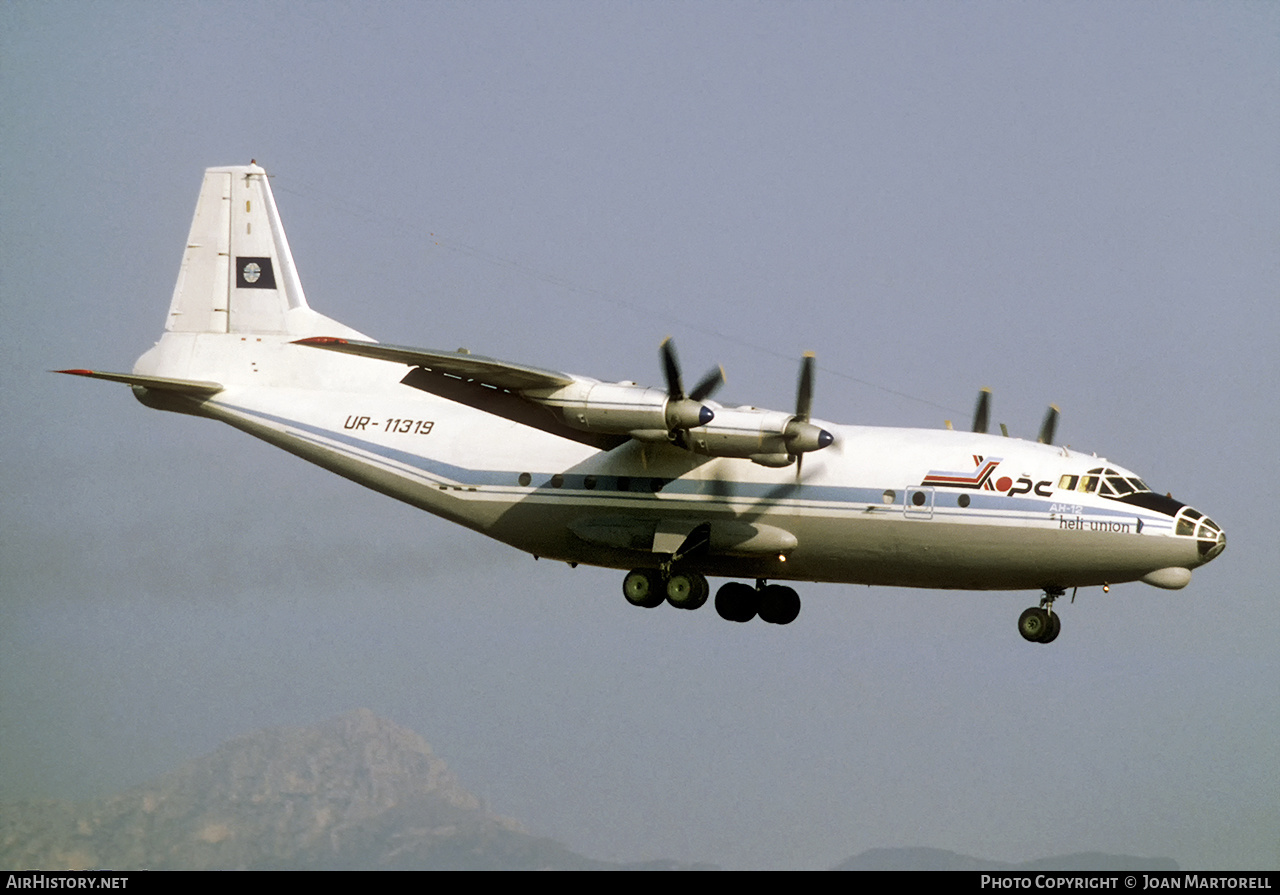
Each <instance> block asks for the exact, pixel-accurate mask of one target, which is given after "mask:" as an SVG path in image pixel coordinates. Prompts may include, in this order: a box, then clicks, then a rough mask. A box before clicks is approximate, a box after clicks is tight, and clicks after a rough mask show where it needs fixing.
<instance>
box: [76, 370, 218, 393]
mask: <svg viewBox="0 0 1280 895" xmlns="http://www.w3.org/2000/svg"><path fill="white" fill-rule="evenodd" d="M53 372H54V373H69V374H70V375H72V376H88V377H89V378H90V379H105V380H107V381H108V382H123V383H124V384H125V385H135V386H139V387H141V388H150V389H155V390H156V391H164V392H176V393H177V394H180V395H193V396H196V397H205V398H208V397H210V396H212V395H216V394H217V393H218V392H220V391H222V386H221V385H219V384H218V383H216V382H202V381H200V380H198V379H169V378H167V377H165V376H138V375H136V374H134V373H104V372H102V371H100V370H54V371H53Z"/></svg>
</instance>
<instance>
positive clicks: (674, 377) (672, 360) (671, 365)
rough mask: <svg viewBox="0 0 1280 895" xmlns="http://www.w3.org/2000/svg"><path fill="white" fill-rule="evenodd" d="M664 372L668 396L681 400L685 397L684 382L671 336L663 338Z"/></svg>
mask: <svg viewBox="0 0 1280 895" xmlns="http://www.w3.org/2000/svg"><path fill="white" fill-rule="evenodd" d="M662 373H663V375H664V376H665V377H666V379H667V397H668V398H671V399H672V400H674V401H679V400H680V399H681V398H683V397H684V383H683V382H681V381H680V362H679V361H678V360H676V346H675V343H674V342H672V341H671V337H670V336H667V337H666V338H665V339H663V340H662Z"/></svg>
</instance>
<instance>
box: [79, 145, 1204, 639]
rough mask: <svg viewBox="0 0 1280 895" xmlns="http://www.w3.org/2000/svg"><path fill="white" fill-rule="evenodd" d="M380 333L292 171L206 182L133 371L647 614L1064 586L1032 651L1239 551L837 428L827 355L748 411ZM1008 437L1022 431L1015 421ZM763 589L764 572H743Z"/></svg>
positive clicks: (1035, 631) (1060, 452) (162, 399)
mask: <svg viewBox="0 0 1280 895" xmlns="http://www.w3.org/2000/svg"><path fill="white" fill-rule="evenodd" d="M659 357H660V360H661V365H662V370H663V376H664V379H665V387H661V388H657V387H645V386H642V385H638V384H636V383H635V382H601V381H598V380H596V379H591V378H588V377H584V376H577V375H571V374H568V373H562V372H558V371H555V370H547V369H542V368H538V367H531V366H525V365H522V364H517V363H509V362H506V361H501V360H496V359H494V358H490V357H484V356H481V355H476V354H471V353H469V352H468V351H467V350H465V349H459V350H457V351H438V350H426V349H419V348H410V347H402V346H396V345H388V344H384V343H381V342H376V341H374V340H372V339H370V338H369V337H368V336H365V335H363V334H361V333H359V332H356V331H355V330H353V329H351V328H349V327H347V326H344V325H342V324H341V323H338V322H336V321H334V320H331V319H329V318H328V317H325V316H323V315H321V314H319V313H317V312H316V311H313V310H312V309H311V308H310V306H309V305H308V304H307V301H306V297H305V295H304V294H303V290H302V283H301V280H300V279H299V277H298V272H297V269H296V268H295V266H294V260H293V255H292V253H291V252H290V250H289V243H288V240H287V239H286V238H285V231H284V227H283V225H282V224H281V221H280V215H279V211H278V209H277V207H276V203H275V199H274V197H273V195H272V192H271V187H270V184H269V183H268V180H267V174H266V171H265V170H264V169H263V168H262V167H260V166H259V165H257V163H256V162H251V163H250V164H249V165H241V166H230V167H218V168H209V169H207V170H206V171H205V175H204V182H203V184H202V186H201V189H200V195H199V199H198V201H197V205H196V211H195V216H194V218H193V220H192V224H191V231H190V235H189V236H188V238H187V243H186V249H185V252H184V254H183V259H182V265H181V269H180V271H179V274H178V281H177V284H176V286H175V288H174V291H173V297H172V300H171V303H170V307H169V314H168V318H167V321H166V323H165V329H164V332H163V334H162V335H161V337H160V340H159V341H158V342H157V343H156V344H155V345H154V346H153V347H152V348H151V349H149V350H148V351H147V352H146V353H144V354H143V355H142V356H141V357H140V358H138V360H137V362H136V363H135V365H134V367H133V370H132V372H129V373H111V372H103V371H99V370H87V369H71V370H58V371H55V372H60V373H69V374H74V375H79V376H87V377H92V378H95V379H103V380H108V381H112V382H120V383H124V384H126V385H129V386H130V387H131V388H132V390H133V393H134V395H135V397H136V398H137V399H138V400H139V401H141V402H142V403H143V404H144V405H146V406H148V407H152V408H156V409H159V410H168V411H173V412H176V413H185V414H191V415H193V416H201V417H207V418H209V419H213V420H219V421H221V422H224V423H227V424H228V425H231V426H234V427H235V428H237V429H240V430H241V431H244V432H247V433H248V434H250V435H253V436H255V437H257V438H260V439H262V440H263V441H266V442H268V443H270V444H272V445H275V446H276V447H279V448H282V449H284V450H286V451H288V452H290V453H292V454H295V455H297V456H299V457H301V458H303V459H305V460H309V461H311V462H312V463H315V464H316V465H318V466H321V467H323V468H325V469H327V470H329V471H331V472H335V473H337V474H338V475H340V476H344V477H345V478H348V479H351V480H352V481H355V482H357V483H359V484H361V485H364V486H365V487H368V488H372V489H373V490H375V491H379V492H381V493H383V494H386V495H388V496H390V497H394V498H396V499H398V500H401V501H404V502H406V503H408V504H411V505H413V506H415V507H418V508H420V509H423V510H426V511H427V512H429V513H433V514H435V515H437V516H441V517H443V518H445V519H447V520H449V521H452V522H456V523H458V524H460V525H464V526H466V527H468V528H470V529H473V530H475V531H477V532H480V533H482V534H485V535H488V536H489V537H491V538H495V539H497V540H499V541H501V542H503V543H505V544H508V545H510V546H512V547H515V548H516V549H518V550H522V551H524V552H526V553H529V554H532V555H533V556H534V558H535V559H536V558H538V557H542V558H549V559H554V560H559V561H563V562H566V563H568V564H569V565H570V566H577V565H578V564H580V563H585V564H588V565H593V566H601V567H606V568H614V569H619V570H624V571H626V575H625V577H624V578H623V582H622V591H623V594H624V596H625V598H626V599H627V600H628V601H629V602H630V603H632V604H633V605H635V606H638V607H645V608H654V607H657V606H659V605H660V604H662V603H664V602H665V603H667V604H669V605H671V606H674V607H677V608H680V609H687V610H692V609H697V608H699V607H700V606H702V605H703V604H704V603H705V602H706V601H707V598H708V596H709V594H710V586H709V584H708V582H707V577H708V576H713V577H724V578H729V579H731V580H730V581H728V582H727V583H725V584H723V585H722V586H721V587H719V588H718V590H717V592H716V596H715V601H714V605H715V608H716V611H717V612H718V613H719V614H720V616H722V617H723V618H724V619H726V620H729V621H734V622H747V621H750V620H751V619H753V618H756V617H758V618H760V619H762V620H763V621H765V622H768V623H773V624H778V625H785V624H789V623H790V622H792V621H794V620H795V619H796V618H797V616H798V615H799V612H800V597H799V595H798V593H797V592H796V590H795V589H793V588H792V587H790V586H787V585H785V584H781V583H779V582H784V581H814V582H837V583H846V584H866V585H884V586H902V587H922V588H938V589H969V590H1023V589H1032V590H1039V591H1041V593H1042V596H1041V598H1040V600H1039V603H1038V604H1037V605H1034V606H1031V607H1030V608H1028V609H1027V610H1025V611H1024V612H1023V613H1022V614H1021V616H1020V617H1019V619H1018V631H1019V633H1020V634H1021V635H1022V637H1023V638H1024V639H1025V640H1027V641H1030V642H1035V643H1049V642H1052V641H1053V640H1054V639H1055V638H1056V637H1057V636H1058V633H1059V631H1060V630H1061V623H1060V621H1059V618H1058V613H1057V612H1055V611H1054V601H1055V600H1057V599H1058V598H1060V597H1062V596H1064V595H1065V594H1066V592H1067V590H1068V589H1072V590H1073V599H1074V589H1077V588H1080V587H1095V586H1102V587H1103V589H1104V591H1106V590H1108V589H1109V587H1110V585H1112V584H1117V583H1120V582H1128V581H1139V580H1140V581H1144V582H1146V583H1147V584H1151V585H1154V586H1156V587H1160V588H1168V589H1177V588H1181V587H1184V586H1186V584H1187V583H1188V582H1189V581H1190V580H1191V573H1192V570H1193V569H1196V568H1197V567H1199V566H1202V565H1204V564H1206V563H1208V562H1209V561H1211V560H1212V559H1214V558H1215V557H1217V556H1218V554H1220V553H1221V552H1222V551H1223V549H1224V548H1225V546H1226V536H1225V534H1224V533H1223V531H1222V529H1221V528H1220V527H1219V526H1218V525H1216V524H1215V523H1214V522H1213V521H1212V520H1211V519H1209V517H1208V516H1206V515H1204V514H1203V513H1201V512H1199V511H1197V510H1195V509H1193V508H1192V507H1190V506H1187V505H1186V504H1184V503H1182V502H1180V501H1177V500H1175V499H1173V498H1172V497H1171V496H1169V495H1160V494H1157V493H1155V492H1154V491H1152V489H1151V488H1150V487H1148V486H1147V485H1146V483H1144V482H1143V481H1142V479H1141V478H1140V477H1139V476H1138V475H1136V474H1135V473H1133V472H1131V471H1129V470H1127V469H1124V468H1122V467H1120V466H1117V465H1115V464H1113V463H1110V462H1109V461H1107V460H1105V459H1102V458H1099V457H1097V456H1096V455H1094V454H1086V453H1082V452H1078V451H1075V450H1072V449H1070V448H1068V447H1064V446H1059V445H1055V444H1053V436H1054V430H1055V427H1056V424H1057V419H1058V410H1057V408H1056V407H1053V406H1051V407H1050V410H1049V414H1048V416H1046V418H1045V422H1044V425H1043V426H1042V428H1041V431H1040V436H1039V438H1038V439H1037V440H1036V441H1034V442H1031V441H1026V440H1023V439H1020V438H1012V437H1008V435H1007V432H1005V434H1003V435H994V434H988V433H987V428H988V420H989V416H990V392H989V391H987V390H985V389H984V390H983V391H982V392H980V394H979V400H978V404H977V409H976V412H975V414H974V420H973V425H972V427H971V429H972V431H968V432H962V431H956V430H954V429H952V428H951V426H950V424H948V425H947V427H946V428H943V429H937V430H930V429H905V428H885V427H870V426H856V425H835V424H833V423H829V422H825V421H822V420H818V419H815V418H813V417H812V415H811V410H812V405H813V394H814V357H813V355H812V354H809V355H806V356H805V357H804V358H803V359H802V361H801V366H800V375H799V384H798V388H797V397H796V406H795V409H794V410H793V411H775V410H765V409H761V408H757V407H753V406H737V407H729V406H723V405H721V404H719V403H716V402H715V401H713V400H711V395H712V394H713V393H714V392H715V391H716V389H717V388H718V387H719V386H720V385H721V384H722V382H723V381H724V375H723V371H722V370H719V369H716V370H713V371H712V372H711V373H709V374H708V375H707V376H706V377H704V378H703V379H702V380H700V381H699V382H698V383H697V384H695V385H694V387H693V388H692V389H689V390H687V391H686V390H685V387H684V384H683V378H682V375H681V368H680V365H679V362H678V360H677V356H676V352H675V348H674V345H673V344H672V342H671V341H670V340H668V341H666V342H664V343H663V344H662V346H661V348H660V352H659ZM1001 428H1002V430H1003V429H1004V426H1003V425H1002V426H1001ZM740 579H745V580H740Z"/></svg>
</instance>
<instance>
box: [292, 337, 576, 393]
mask: <svg viewBox="0 0 1280 895" xmlns="http://www.w3.org/2000/svg"><path fill="white" fill-rule="evenodd" d="M294 344H295V345H309V346H311V347H312V348H323V349H325V350H326V351H337V352H338V353H340V354H355V355H358V356H359V357H372V358H375V359H377V360H385V361H392V362H394V363H397V364H408V365H409V366H411V367H426V368H427V369H428V370H433V371H435V372H437V373H446V374H448V375H450V376H458V377H461V378H463V379H475V380H478V381H480V382H484V383H487V384H489V385H495V386H498V387H499V388H509V389H512V390H513V391H523V390H524V389H531V388H561V387H563V386H566V385H569V384H571V383H572V382H573V381H574V379H573V377H572V376H567V375H565V374H564V373H557V372H555V371H554V370H542V369H539V368H538V367H526V366H523V365H521V364H512V363H508V362H507V361H500V360H495V359H494V358H491V357H481V356H480V355H478V354H458V353H456V352H450V351H428V350H426V349H423V348H404V347H401V346H397V345H383V344H381V343H379V342H359V341H355V340H353V339H339V338H335V337H333V336H316V337H315V338H311V339H299V340H297V341H296V342H295V343H294Z"/></svg>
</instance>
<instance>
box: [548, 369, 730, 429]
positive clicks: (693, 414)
mask: <svg viewBox="0 0 1280 895" xmlns="http://www.w3.org/2000/svg"><path fill="white" fill-rule="evenodd" d="M524 395H525V397H526V398H530V399H532V400H534V401H537V402H538V403H539V404H541V405H542V406H544V407H546V408H548V409H549V410H551V411H552V412H554V413H555V414H556V415H557V416H558V417H560V419H561V420H563V421H564V422H565V423H566V424H567V425H569V426H572V427H573V428H575V429H581V430H583V431H586V432H608V433H613V434H633V433H634V434H635V437H637V438H639V439H641V440H642V441H657V440H660V439H665V438H666V433H667V432H670V431H672V430H674V429H690V428H693V427H694V426H703V425H706V424H707V423H709V422H711V420H712V419H713V418H714V417H715V414H714V413H712V412H711V409H710V408H708V407H706V406H705V405H703V404H702V403H701V402H699V401H694V400H692V399H690V398H682V399H680V400H672V399H671V398H670V397H668V396H667V393H666V392H665V391H663V390H662V389H659V388H646V387H644V386H641V385H634V384H631V383H625V382H588V381H579V382H574V383H571V384H570V385H566V386H565V387H564V388H560V389H556V390H554V391H550V392H534V391H527V392H525V393H524Z"/></svg>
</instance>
